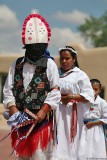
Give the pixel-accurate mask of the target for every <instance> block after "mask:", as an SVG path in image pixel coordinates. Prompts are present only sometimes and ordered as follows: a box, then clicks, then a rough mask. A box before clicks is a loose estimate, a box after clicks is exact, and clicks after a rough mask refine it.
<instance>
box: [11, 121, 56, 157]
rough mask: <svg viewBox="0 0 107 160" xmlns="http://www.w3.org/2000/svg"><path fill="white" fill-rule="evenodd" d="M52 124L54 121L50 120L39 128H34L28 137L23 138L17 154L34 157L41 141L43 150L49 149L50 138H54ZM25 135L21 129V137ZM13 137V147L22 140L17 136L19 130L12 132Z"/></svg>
mask: <svg viewBox="0 0 107 160" xmlns="http://www.w3.org/2000/svg"><path fill="white" fill-rule="evenodd" d="M52 124H53V122H52V121H51V122H48V123H46V124H44V125H43V126H41V127H40V128H39V129H34V130H33V131H32V132H31V134H30V135H29V136H28V137H27V139H23V141H22V142H21V143H20V144H19V145H18V147H17V148H16V154H17V155H18V156H19V157H21V156H25V157H32V155H33V154H34V153H35V152H36V150H37V148H38V145H39V143H40V148H41V149H42V150H45V149H47V147H48V144H49V142H50V140H51V139H52V131H51V129H52ZM22 136H24V135H23V134H22V132H20V131H19V137H22ZM11 138H12V148H13V149H14V148H15V146H16V145H17V144H18V143H19V142H20V139H18V137H17V132H16V131H13V133H12V134H11Z"/></svg>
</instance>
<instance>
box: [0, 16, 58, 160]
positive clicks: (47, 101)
mask: <svg viewBox="0 0 107 160" xmlns="http://www.w3.org/2000/svg"><path fill="white" fill-rule="evenodd" d="M50 36H51V30H50V28H49V25H48V23H47V22H46V20H45V19H44V18H43V17H42V16H40V15H38V14H31V15H29V16H28V17H27V18H26V19H25V21H24V24H23V31H22V41H23V44H24V48H25V56H24V57H20V58H18V59H17V60H16V61H15V62H14V63H13V64H12V66H11V67H10V69H9V73H8V77H7V79H6V82H5V85H4V89H3V93H4V100H3V103H4V107H5V108H6V109H8V110H9V119H8V120H7V124H8V125H9V126H12V134H11V138H12V148H13V149H14V150H15V153H16V156H17V157H18V159H19V160H36V159H37V160H38V159H39V160H41V159H42V160H47V159H49V157H50V155H51V146H52V145H51V143H52V139H53V132H52V127H53V110H55V109H56V108H57V104H58V103H59V101H60V92H59V89H58V88H59V76H58V70H57V66H56V64H55V62H54V61H53V60H52V58H49V57H50V56H49V52H48V51H47V47H48V42H49V40H50V39H49V37H50ZM47 54H48V55H47ZM47 57H48V58H47ZM53 71H54V73H53ZM26 109H27V111H28V112H26ZM35 117H36V118H35ZM34 118H35V119H34ZM33 120H34V121H33ZM31 121H32V123H31ZM24 122H25V123H24ZM28 122H29V123H30V124H27V123H28ZM18 124H21V125H20V126H21V127H20V128H19V129H16V128H15V126H16V125H18Z"/></svg>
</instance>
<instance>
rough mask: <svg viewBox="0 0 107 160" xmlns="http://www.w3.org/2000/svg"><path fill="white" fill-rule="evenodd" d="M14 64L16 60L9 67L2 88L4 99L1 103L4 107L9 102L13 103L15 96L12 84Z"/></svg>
mask: <svg viewBox="0 0 107 160" xmlns="http://www.w3.org/2000/svg"><path fill="white" fill-rule="evenodd" d="M15 64H16V61H15V62H14V63H13V64H12V65H11V67H10V69H9V73H8V76H7V79H6V82H5V85H4V88H3V95H4V100H3V104H4V108H6V109H7V108H8V106H7V105H8V104H9V103H10V102H11V103H12V104H14V105H15V97H14V96H13V92H12V89H13V84H14V72H15Z"/></svg>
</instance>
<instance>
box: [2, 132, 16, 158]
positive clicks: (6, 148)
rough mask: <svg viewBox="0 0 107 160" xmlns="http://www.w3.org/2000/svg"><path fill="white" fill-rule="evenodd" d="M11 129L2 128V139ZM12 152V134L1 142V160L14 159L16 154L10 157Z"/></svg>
mask: <svg viewBox="0 0 107 160" xmlns="http://www.w3.org/2000/svg"><path fill="white" fill-rule="evenodd" d="M9 132H10V131H9V130H0V139H2V138H3V137H4V136H5V135H7V134H8V133H9ZM11 152H12V148H11V141H10V136H9V137H8V138H7V139H5V140H4V141H3V142H1V143H0V160H14V159H15V157H14V154H13V155H12V156H11V157H10V158H9V156H10V154H11Z"/></svg>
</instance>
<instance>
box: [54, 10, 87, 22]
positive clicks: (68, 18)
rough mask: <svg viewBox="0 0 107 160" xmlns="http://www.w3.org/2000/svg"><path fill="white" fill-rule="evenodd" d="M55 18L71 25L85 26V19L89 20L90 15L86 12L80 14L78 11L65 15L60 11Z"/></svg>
mask: <svg viewBox="0 0 107 160" xmlns="http://www.w3.org/2000/svg"><path fill="white" fill-rule="evenodd" d="M53 17H54V18H55V19H58V20H61V21H65V22H69V23H74V24H83V23H84V22H85V19H86V18H89V15H88V14H86V13H84V12H80V11H78V10H73V11H72V12H69V13H63V12H60V11H59V12H57V13H56V14H55V15H54V16H53Z"/></svg>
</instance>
